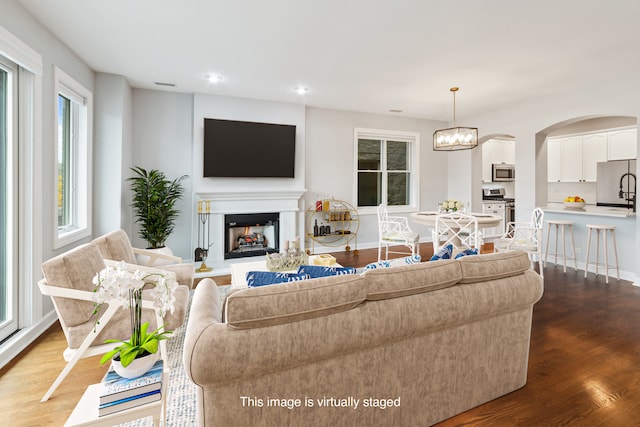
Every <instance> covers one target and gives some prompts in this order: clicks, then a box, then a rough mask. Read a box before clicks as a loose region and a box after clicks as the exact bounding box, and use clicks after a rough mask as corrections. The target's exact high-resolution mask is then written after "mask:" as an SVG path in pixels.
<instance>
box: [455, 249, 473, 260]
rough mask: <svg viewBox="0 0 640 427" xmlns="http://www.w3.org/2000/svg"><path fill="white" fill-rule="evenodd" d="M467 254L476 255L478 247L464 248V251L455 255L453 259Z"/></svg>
mask: <svg viewBox="0 0 640 427" xmlns="http://www.w3.org/2000/svg"><path fill="white" fill-rule="evenodd" d="M467 255H478V248H474V249H465V250H464V251H462V252H460V253H459V254H458V255H456V257H455V259H458V258H462V257H463V256H467Z"/></svg>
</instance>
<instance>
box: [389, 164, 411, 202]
mask: <svg viewBox="0 0 640 427" xmlns="http://www.w3.org/2000/svg"><path fill="white" fill-rule="evenodd" d="M388 177H389V181H388V183H389V187H388V190H387V204H388V205H389V206H405V205H408V204H409V174H408V173H399V172H389V174H388Z"/></svg>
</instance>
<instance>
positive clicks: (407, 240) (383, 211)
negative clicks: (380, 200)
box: [378, 205, 420, 261]
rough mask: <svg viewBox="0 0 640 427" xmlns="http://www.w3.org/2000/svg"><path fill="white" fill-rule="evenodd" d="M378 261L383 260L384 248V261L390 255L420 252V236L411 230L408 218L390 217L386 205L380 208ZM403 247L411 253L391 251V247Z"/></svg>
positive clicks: (408, 253) (407, 253)
mask: <svg viewBox="0 0 640 427" xmlns="http://www.w3.org/2000/svg"><path fill="white" fill-rule="evenodd" d="M378 238H379V240H378V261H380V260H381V259H382V247H383V246H384V247H385V256H384V259H389V254H390V253H393V254H404V255H417V254H418V253H419V252H420V246H419V245H420V243H419V241H420V235H419V234H418V233H416V232H414V231H412V230H411V228H409V222H408V221H407V218H405V217H401V216H389V214H388V212H387V206H386V205H380V206H378ZM391 245H394V246H397V245H403V246H406V247H407V248H409V249H410V250H411V251H410V252H409V251H404V252H401V251H390V250H389V246H391Z"/></svg>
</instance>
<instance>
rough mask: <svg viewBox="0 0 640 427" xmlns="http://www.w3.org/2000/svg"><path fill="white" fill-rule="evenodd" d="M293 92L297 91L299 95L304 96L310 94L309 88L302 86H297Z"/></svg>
mask: <svg viewBox="0 0 640 427" xmlns="http://www.w3.org/2000/svg"><path fill="white" fill-rule="evenodd" d="M293 90H295V91H296V92H297V93H298V95H304V94H305V93H307V92H309V88H308V87H302V86H297V87H295V88H293Z"/></svg>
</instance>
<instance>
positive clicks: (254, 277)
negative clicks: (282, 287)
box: [246, 271, 310, 288]
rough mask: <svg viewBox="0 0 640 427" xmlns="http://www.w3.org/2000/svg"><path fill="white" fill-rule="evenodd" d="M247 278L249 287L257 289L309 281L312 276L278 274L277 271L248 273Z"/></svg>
mask: <svg viewBox="0 0 640 427" xmlns="http://www.w3.org/2000/svg"><path fill="white" fill-rule="evenodd" d="M246 278H247V286H248V287H250V288H255V287H258V286H266V285H276V284H278V283H287V282H295V281H298V280H307V279H309V278H310V276H309V275H308V274H296V273H278V272H275V271H249V272H247V275H246Z"/></svg>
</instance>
